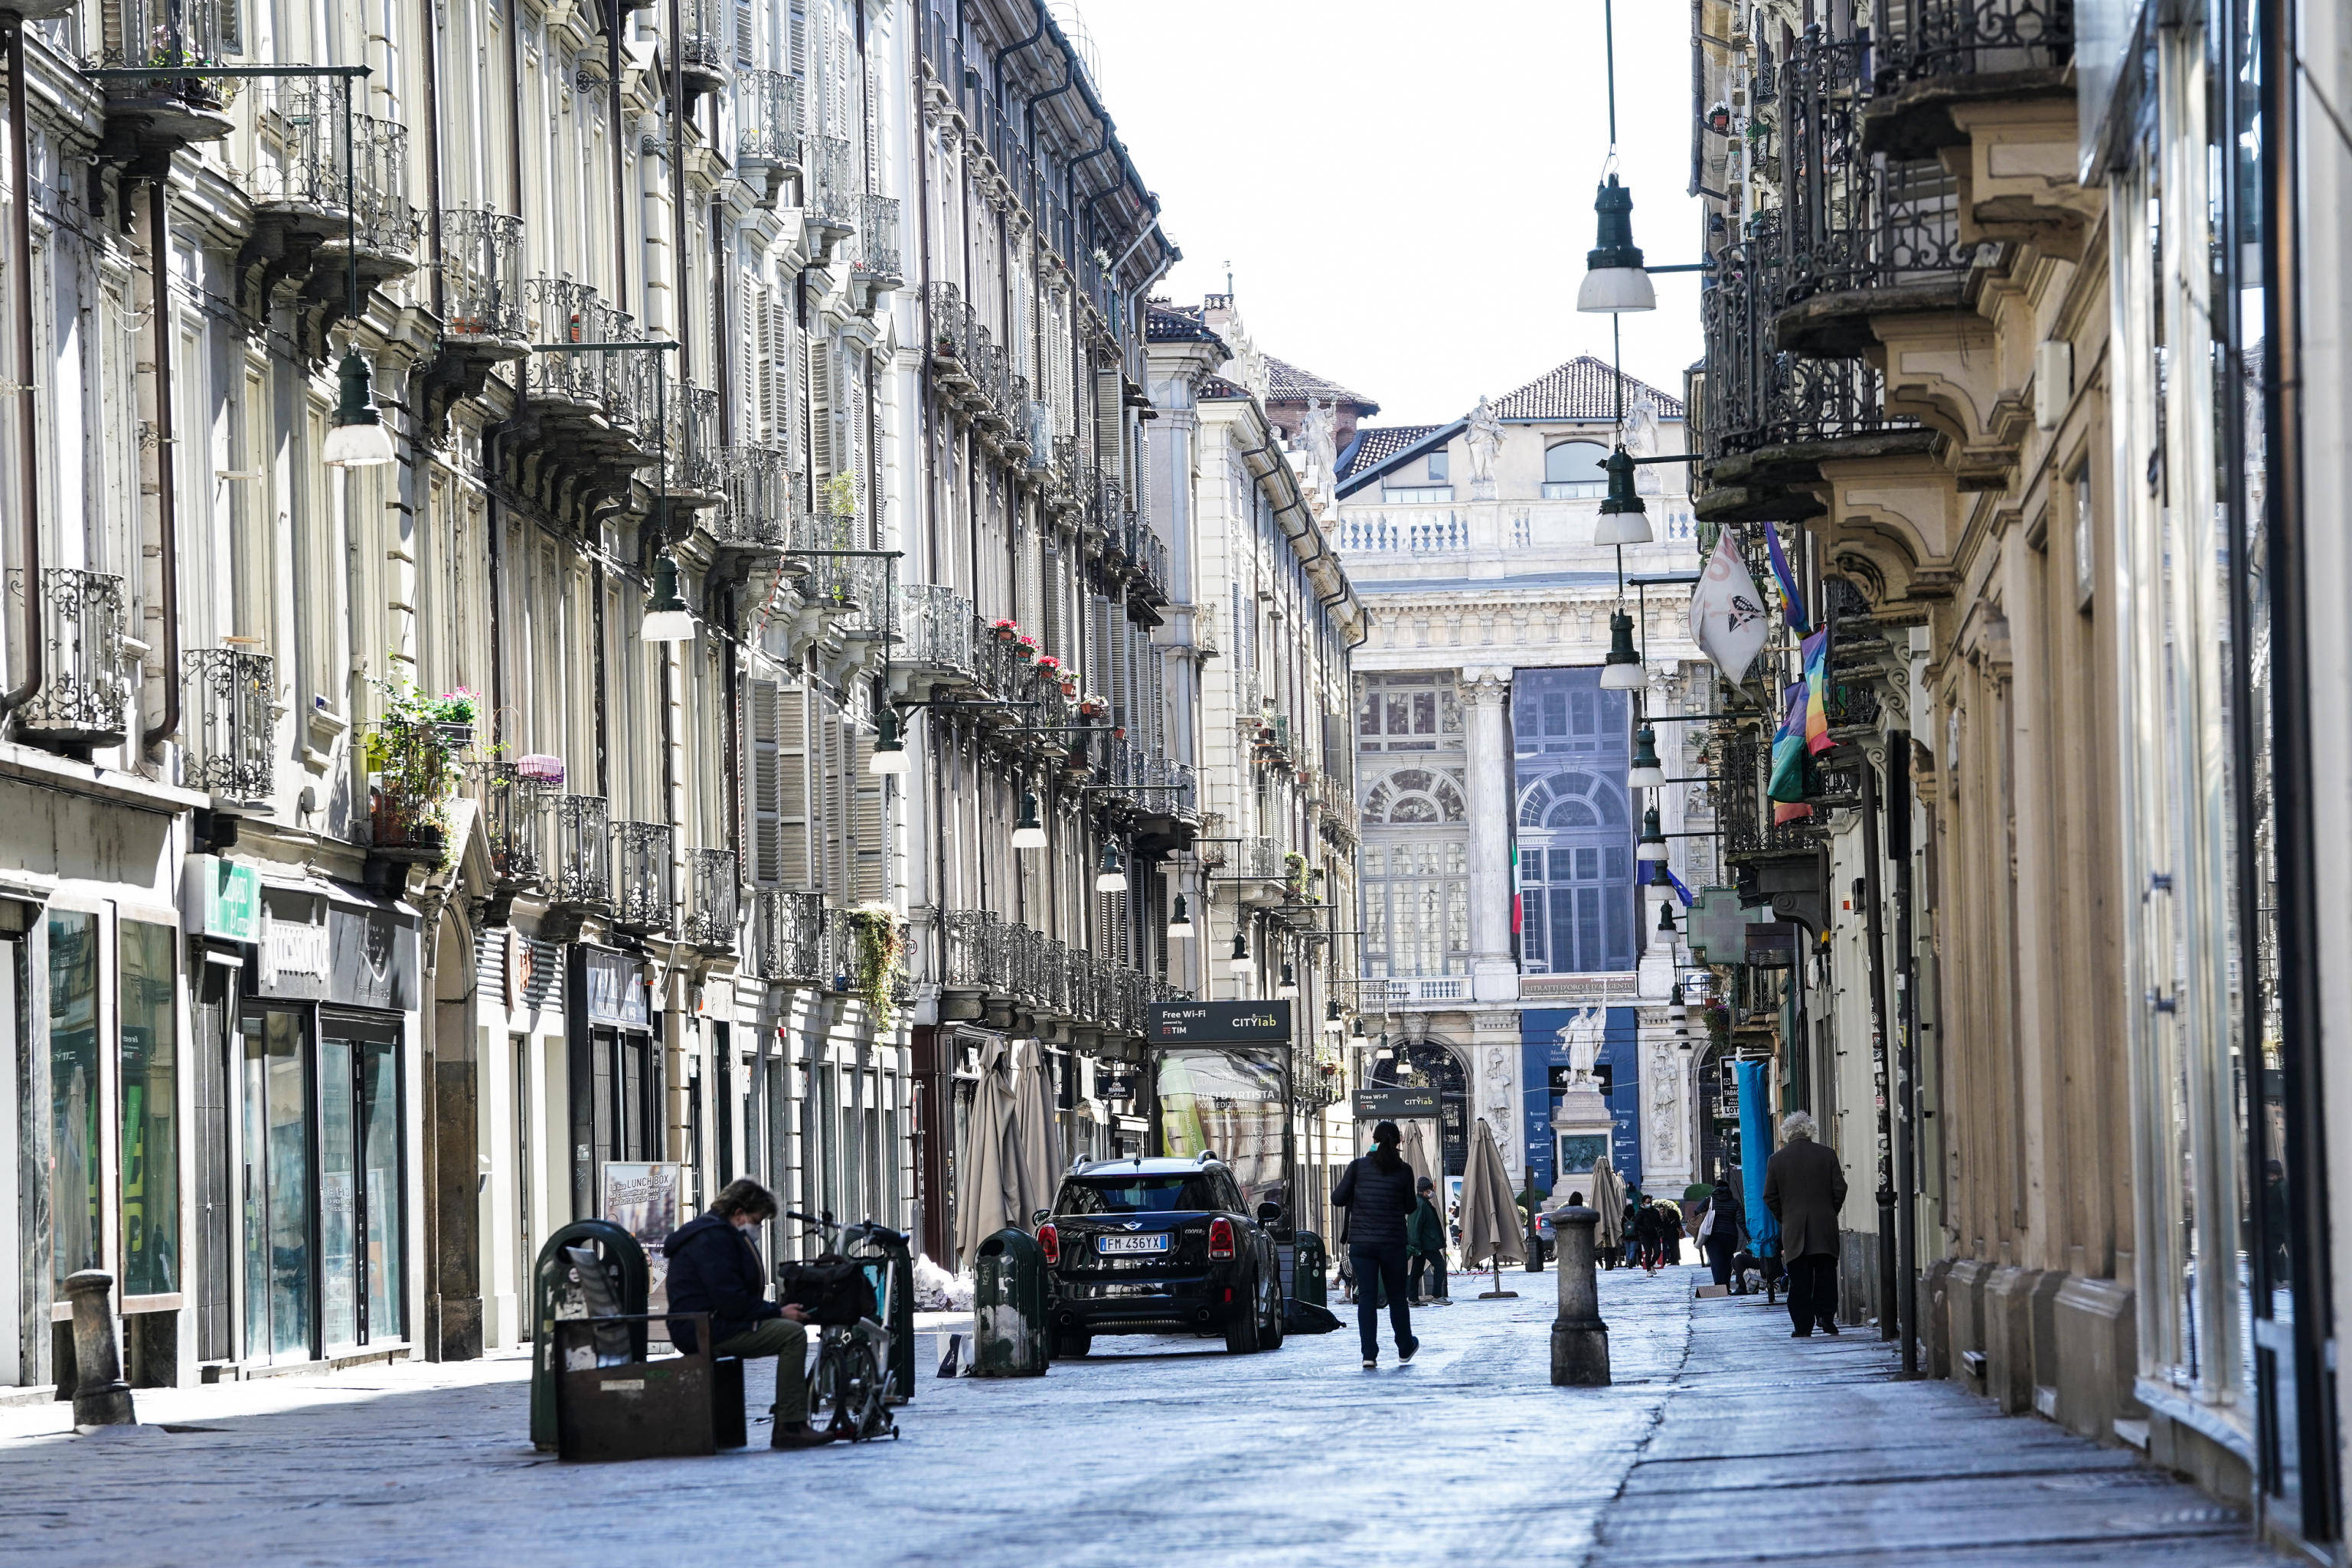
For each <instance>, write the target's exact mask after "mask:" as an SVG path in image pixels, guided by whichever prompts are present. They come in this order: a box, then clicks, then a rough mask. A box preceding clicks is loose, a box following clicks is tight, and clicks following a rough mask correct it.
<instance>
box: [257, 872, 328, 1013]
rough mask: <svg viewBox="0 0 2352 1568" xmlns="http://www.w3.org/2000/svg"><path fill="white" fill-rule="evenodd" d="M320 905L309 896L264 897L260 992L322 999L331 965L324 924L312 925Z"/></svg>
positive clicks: (271, 894)
mask: <svg viewBox="0 0 2352 1568" xmlns="http://www.w3.org/2000/svg"><path fill="white" fill-rule="evenodd" d="M323 902H324V900H320V899H319V898H317V897H315V896H313V895H311V894H309V893H281V892H278V890H276V889H271V890H270V891H269V892H268V893H267V894H265V895H264V897H263V901H262V921H261V975H260V981H261V989H262V991H263V992H264V993H265V994H268V995H272V996H304V997H311V998H323V997H324V996H325V995H326V994H327V976H328V975H329V973H331V972H332V970H333V965H334V961H333V958H332V957H331V954H330V952H329V950H328V945H327V922H326V921H323V920H318V921H313V920H311V919H310V918H308V917H310V915H311V914H312V913H314V912H318V913H323V912H324V911H323V910H321V909H320V905H321V904H322V903H323Z"/></svg>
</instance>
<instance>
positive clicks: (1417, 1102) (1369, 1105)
mask: <svg viewBox="0 0 2352 1568" xmlns="http://www.w3.org/2000/svg"><path fill="white" fill-rule="evenodd" d="M1437 1114H1438V1105H1437V1091H1436V1090H1435V1089H1389V1088H1385V1087H1383V1088H1376V1089H1358V1090H1357V1091H1356V1120H1357V1121H1404V1120H1406V1119H1407V1118H1411V1117H1416V1116H1435V1115H1437Z"/></svg>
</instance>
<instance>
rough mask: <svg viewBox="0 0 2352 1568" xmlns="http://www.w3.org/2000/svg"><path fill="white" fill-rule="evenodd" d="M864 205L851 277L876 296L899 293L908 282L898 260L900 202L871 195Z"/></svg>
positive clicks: (903, 265)
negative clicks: (872, 291)
mask: <svg viewBox="0 0 2352 1568" xmlns="http://www.w3.org/2000/svg"><path fill="white" fill-rule="evenodd" d="M861 205H862V209H863V210H862V212H861V214H860V216H859V219H858V224H857V256H856V261H855V262H854V263H853V264H852V268H851V270H852V274H853V275H854V276H855V277H856V279H857V280H858V281H859V282H860V283H864V284H866V285H867V286H868V287H869V288H870V289H872V290H874V291H876V292H880V291H882V290H886V289H896V288H897V287H898V285H899V284H901V283H903V282H905V281H906V278H907V273H906V268H905V264H904V263H903V262H901V261H900V259H899V246H898V197H896V196H877V195H871V194H868V195H866V196H864V197H863V198H862V201H861Z"/></svg>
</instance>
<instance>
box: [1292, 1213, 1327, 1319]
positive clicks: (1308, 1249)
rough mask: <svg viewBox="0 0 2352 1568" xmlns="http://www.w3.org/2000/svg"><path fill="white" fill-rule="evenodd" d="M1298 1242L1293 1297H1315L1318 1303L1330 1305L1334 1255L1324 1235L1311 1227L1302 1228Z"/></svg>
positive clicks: (1294, 1262)
mask: <svg viewBox="0 0 2352 1568" xmlns="http://www.w3.org/2000/svg"><path fill="white" fill-rule="evenodd" d="M1295 1245H1296V1246H1297V1253H1296V1254H1295V1260H1294V1261H1293V1263H1292V1264H1291V1269H1290V1295H1291V1299H1292V1300H1297V1301H1311V1302H1313V1303H1314V1304H1315V1305H1316V1306H1318V1307H1328V1306H1329V1305H1330V1304H1331V1291H1330V1274H1331V1255H1330V1254H1329V1253H1328V1252H1326V1251H1324V1250H1323V1238H1322V1237H1319V1236H1318V1235H1316V1234H1315V1233H1314V1232H1313V1231H1311V1230H1302V1231H1300V1232H1299V1233H1298V1239H1297V1243H1296V1244H1295Z"/></svg>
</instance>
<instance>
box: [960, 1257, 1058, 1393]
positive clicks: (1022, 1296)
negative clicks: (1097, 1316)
mask: <svg viewBox="0 0 2352 1568" xmlns="http://www.w3.org/2000/svg"><path fill="white" fill-rule="evenodd" d="M971 1272H972V1285H971V1375H972V1376H974V1377H1042V1376H1043V1375H1045V1252H1044V1251H1043V1250H1042V1249H1041V1248H1039V1247H1038V1246H1037V1242H1036V1238H1035V1237H1032V1236H1031V1235H1029V1233H1028V1232H1026V1231H1023V1230H1015V1229H1013V1227H1011V1226H1006V1227H1005V1228H1004V1229H1003V1230H1000V1231H998V1232H997V1233H996V1234H995V1235H994V1236H992V1237H989V1238H988V1239H987V1240H986V1241H983V1242H982V1243H981V1244H980V1256H979V1257H978V1258H976V1259H974V1261H973V1263H972V1271H971Z"/></svg>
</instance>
